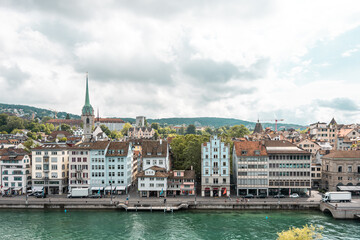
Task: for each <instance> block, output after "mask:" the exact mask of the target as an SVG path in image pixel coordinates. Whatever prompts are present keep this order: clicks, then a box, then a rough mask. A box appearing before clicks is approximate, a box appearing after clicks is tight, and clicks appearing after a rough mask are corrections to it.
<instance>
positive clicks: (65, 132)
mask: <svg viewBox="0 0 360 240" xmlns="http://www.w3.org/2000/svg"><path fill="white" fill-rule="evenodd" d="M61 134H63V135H64V136H65V137H68V136H71V133H69V132H67V131H53V132H52V133H51V134H50V135H49V137H52V138H56V137H57V136H58V135H61Z"/></svg>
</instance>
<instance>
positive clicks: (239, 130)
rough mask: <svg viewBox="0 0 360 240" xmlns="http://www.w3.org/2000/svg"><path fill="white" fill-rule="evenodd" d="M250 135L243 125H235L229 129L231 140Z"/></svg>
mask: <svg viewBox="0 0 360 240" xmlns="http://www.w3.org/2000/svg"><path fill="white" fill-rule="evenodd" d="M248 134H250V131H249V129H247V128H246V127H245V126H244V125H235V126H233V127H231V128H230V130H229V135H230V137H233V138H240V137H244V136H245V135H248Z"/></svg>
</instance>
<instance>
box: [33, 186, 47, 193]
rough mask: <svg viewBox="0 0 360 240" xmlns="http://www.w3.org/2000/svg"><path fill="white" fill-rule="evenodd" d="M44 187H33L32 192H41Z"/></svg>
mask: <svg viewBox="0 0 360 240" xmlns="http://www.w3.org/2000/svg"><path fill="white" fill-rule="evenodd" d="M43 189H44V187H33V190H32V191H33V192H42V191H43Z"/></svg>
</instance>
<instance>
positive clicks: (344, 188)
mask: <svg viewBox="0 0 360 240" xmlns="http://www.w3.org/2000/svg"><path fill="white" fill-rule="evenodd" d="M338 188H339V189H340V190H341V191H360V186H338Z"/></svg>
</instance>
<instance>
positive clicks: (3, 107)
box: [0, 103, 304, 129]
mask: <svg viewBox="0 0 360 240" xmlns="http://www.w3.org/2000/svg"><path fill="white" fill-rule="evenodd" d="M0 113H10V114H14V115H16V116H18V117H23V118H29V119H31V117H32V114H34V115H35V117H37V118H40V119H41V118H43V117H45V116H49V117H54V115H55V112H54V111H52V110H49V109H42V108H36V107H32V106H26V105H13V104H4V103H0ZM66 114H67V113H66V112H58V113H57V117H58V118H65V117H66ZM69 115H70V117H71V118H72V119H80V116H79V115H75V114H71V113H69ZM121 119H123V120H124V121H125V122H130V123H135V118H121ZM147 121H148V123H150V124H151V123H153V122H157V123H159V124H160V125H182V124H185V125H190V124H194V125H196V126H210V127H215V128H217V127H221V126H234V125H240V124H243V125H244V126H246V127H247V128H249V129H254V127H255V124H256V123H255V122H249V121H243V120H240V119H234V118H218V117H198V118H160V119H147ZM262 125H263V128H266V127H271V128H272V129H274V128H275V124H274V123H262ZM278 128H279V129H282V128H286V129H288V128H295V129H298V128H301V129H304V126H301V125H297V124H284V123H280V124H278Z"/></svg>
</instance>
